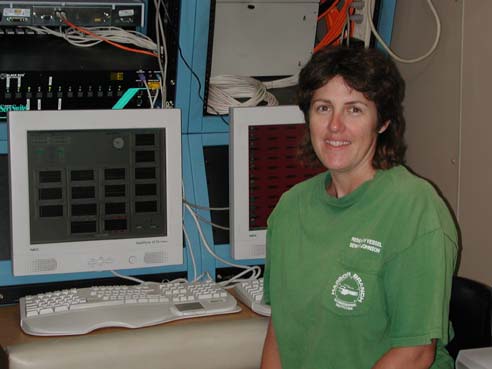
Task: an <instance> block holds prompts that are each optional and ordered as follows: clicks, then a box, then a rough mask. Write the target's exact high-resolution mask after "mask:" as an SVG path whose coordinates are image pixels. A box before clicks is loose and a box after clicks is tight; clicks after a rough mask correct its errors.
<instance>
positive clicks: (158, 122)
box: [7, 109, 183, 276]
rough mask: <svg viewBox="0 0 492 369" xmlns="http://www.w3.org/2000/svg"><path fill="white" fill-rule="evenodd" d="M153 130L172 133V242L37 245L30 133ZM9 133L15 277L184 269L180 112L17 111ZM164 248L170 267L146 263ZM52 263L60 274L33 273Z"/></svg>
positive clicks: (168, 143) (169, 138) (140, 240)
mask: <svg viewBox="0 0 492 369" xmlns="http://www.w3.org/2000/svg"><path fill="white" fill-rule="evenodd" d="M147 128H163V129H165V131H166V135H165V142H166V165H165V166H166V192H167V194H166V197H167V217H166V219H167V230H168V232H167V236H157V237H142V238H125V239H105V240H94V241H71V242H56V243H36V244H32V243H31V240H30V237H29V233H30V222H29V214H30V210H29V181H28V147H27V135H28V132H29V131H67V130H108V129H147ZM7 129H8V138H9V182H10V215H11V222H10V225H11V250H12V268H13V275H14V276H25V275H40V274H59V273H74V272H94V271H104V270H120V269H134V268H144V267H157V266H165V265H179V264H182V263H183V246H182V244H183V242H182V178H181V170H182V169H181V112H180V110H179V109H129V110H61V111H13V112H9V113H8V119H7ZM137 242H138V243H137ZM67 246H69V247H67ZM163 247H164V248H165V251H166V259H165V260H164V262H155V263H154V262H152V263H146V262H144V260H143V255H144V254H145V253H149V252H155V251H162V250H163ZM132 256H136V257H132ZM50 259H54V260H56V262H57V264H56V269H55V270H47V271H42V270H41V271H40V270H36V268H33V263H34V262H35V261H36V260H50Z"/></svg>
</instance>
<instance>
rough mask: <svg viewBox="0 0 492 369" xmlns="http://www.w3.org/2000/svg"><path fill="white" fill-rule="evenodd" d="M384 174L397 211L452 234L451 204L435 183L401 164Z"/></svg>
mask: <svg viewBox="0 0 492 369" xmlns="http://www.w3.org/2000/svg"><path fill="white" fill-rule="evenodd" d="M385 175H387V176H388V178H387V180H389V181H390V182H391V187H392V191H388V192H386V194H387V196H392V199H391V202H392V204H393V206H395V207H396V208H398V209H399V211H400V212H402V213H407V212H408V213H409V214H411V216H413V217H418V218H420V219H422V221H423V223H426V227H428V228H430V229H432V228H441V229H444V231H445V232H446V233H448V232H450V233H453V234H454V232H455V221H454V217H453V215H452V210H451V207H450V206H449V204H448V202H447V200H446V199H445V197H444V196H443V195H442V193H441V192H440V191H439V189H438V188H437V187H436V186H435V185H434V184H432V183H431V182H430V181H428V180H427V179H425V178H422V177H420V176H418V175H417V174H415V173H413V172H412V171H411V170H409V169H408V168H406V167H403V166H399V167H395V168H393V169H390V170H388V172H387V173H386V174H385ZM390 194H392V195H390ZM426 227H423V228H426Z"/></svg>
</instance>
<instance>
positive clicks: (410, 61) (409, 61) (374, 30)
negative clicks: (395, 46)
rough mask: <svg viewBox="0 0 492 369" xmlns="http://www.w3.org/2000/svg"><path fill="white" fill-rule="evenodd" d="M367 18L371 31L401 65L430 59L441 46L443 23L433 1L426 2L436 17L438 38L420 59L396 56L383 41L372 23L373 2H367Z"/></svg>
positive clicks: (368, 0)
mask: <svg viewBox="0 0 492 369" xmlns="http://www.w3.org/2000/svg"><path fill="white" fill-rule="evenodd" d="M366 1H367V2H366V17H367V20H368V23H369V25H370V27H371V31H372V33H373V35H374V37H376V39H377V40H378V41H379V43H380V44H381V46H382V47H383V48H384V49H385V50H386V51H387V52H388V54H389V55H391V57H392V58H393V59H395V60H397V61H399V62H400V63H406V64H412V63H418V62H420V61H422V60H424V59H425V58H427V57H429V56H430V55H431V54H432V53H433V52H434V51H435V50H436V48H437V45H438V44H439V38H440V37H441V21H440V19H439V15H438V14H437V11H436V8H435V7H434V4H432V0H426V1H427V4H428V5H429V8H430V10H431V11H432V14H433V15H434V19H435V20H436V38H435V40H434V43H433V44H432V46H431V48H430V49H429V51H427V52H426V53H425V54H424V55H422V56H419V57H418V58H413V59H404V58H402V57H400V56H398V55H396V54H395V53H394V52H393V51H392V50H391V49H390V47H389V46H388V45H387V44H386V43H385V42H384V40H383V39H382V37H381V35H380V34H379V33H378V31H377V30H376V27H375V26H374V22H373V21H372V15H371V10H372V0H366Z"/></svg>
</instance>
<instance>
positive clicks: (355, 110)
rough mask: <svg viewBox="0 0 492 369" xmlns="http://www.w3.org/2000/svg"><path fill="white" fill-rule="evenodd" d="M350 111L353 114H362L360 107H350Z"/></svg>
mask: <svg viewBox="0 0 492 369" xmlns="http://www.w3.org/2000/svg"><path fill="white" fill-rule="evenodd" d="M348 111H349V112H350V113H353V114H358V113H362V109H361V108H359V107H358V106H350V107H349V109H348Z"/></svg>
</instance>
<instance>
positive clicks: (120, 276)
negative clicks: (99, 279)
mask: <svg viewBox="0 0 492 369" xmlns="http://www.w3.org/2000/svg"><path fill="white" fill-rule="evenodd" d="M110 272H111V273H112V274H113V275H114V276H116V277H118V278H123V279H127V280H129V281H133V282H137V283H140V284H143V283H148V282H145V281H143V280H141V279H138V278H135V277H131V276H129V275H123V274H120V273H118V272H116V271H114V270H110Z"/></svg>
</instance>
